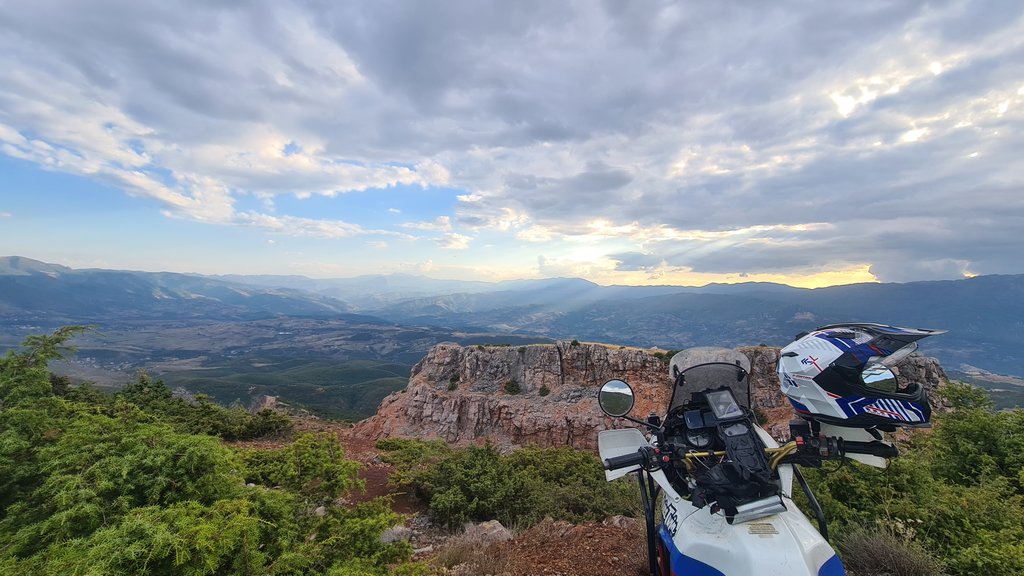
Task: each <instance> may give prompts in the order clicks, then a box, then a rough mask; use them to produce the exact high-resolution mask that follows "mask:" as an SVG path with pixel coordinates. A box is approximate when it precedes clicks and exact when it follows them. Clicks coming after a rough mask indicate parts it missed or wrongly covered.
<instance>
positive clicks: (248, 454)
mask: <svg viewBox="0 0 1024 576" xmlns="http://www.w3.org/2000/svg"><path fill="white" fill-rule="evenodd" d="M241 455H242V460H243V461H244V462H245V480H246V482H251V483H255V484H262V485H264V486H267V487H271V488H272V487H277V486H280V487H283V488H286V489H288V490H291V491H293V492H298V493H300V494H303V495H305V496H308V497H309V498H311V499H313V500H316V501H318V502H326V501H330V500H333V499H335V498H337V497H339V496H341V495H342V494H345V493H346V492H349V491H350V490H353V489H356V488H358V489H360V490H362V488H363V481H362V480H359V479H358V478H356V472H357V471H358V470H359V464H358V463H356V462H353V461H351V460H346V459H345V450H344V449H343V448H342V446H341V443H340V442H338V437H337V436H335V435H334V434H303V435H301V436H299V437H298V438H297V439H295V441H294V442H292V443H291V444H289V445H287V446H285V447H284V448H281V449H280V450H263V449H247V450H242V451H241Z"/></svg>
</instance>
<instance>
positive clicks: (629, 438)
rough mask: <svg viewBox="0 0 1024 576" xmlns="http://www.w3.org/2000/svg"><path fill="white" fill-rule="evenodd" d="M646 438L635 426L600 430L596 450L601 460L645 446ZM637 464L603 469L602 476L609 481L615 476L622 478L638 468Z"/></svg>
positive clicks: (631, 452) (623, 454) (622, 454)
mask: <svg viewBox="0 0 1024 576" xmlns="http://www.w3.org/2000/svg"><path fill="white" fill-rule="evenodd" d="M647 445H648V443H647V438H644V435H643V434H642V433H641V432H640V431H639V430H637V429H636V428H624V429H622V430H602V431H601V432H598V434H597V451H598V453H599V454H600V455H601V460H602V461H603V460H606V459H608V458H613V457H615V456H625V455H626V454H633V453H634V452H636V451H637V450H639V449H640V448H641V447H643V446H647ZM639 469H640V467H639V466H632V467H629V468H620V469H618V470H605V471H604V477H605V479H606V480H608V481H609V482H611V481H612V480H615V479H616V478H622V477H623V476H625V475H626V474H629V473H630V472H636V471H637V470H639Z"/></svg>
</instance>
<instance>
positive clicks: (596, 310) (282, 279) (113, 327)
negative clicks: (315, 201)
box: [0, 257, 1024, 419]
mask: <svg viewBox="0 0 1024 576" xmlns="http://www.w3.org/2000/svg"><path fill="white" fill-rule="evenodd" d="M1022 319H1024V276H989V277H979V278H972V279H965V280H958V281H945V282H914V283H907V284H859V285H850V286H838V287H832V288H822V289H816V290H807V289H799V288H791V287H788V286H782V285H776V284H763V283H750V284H738V285H708V286H705V287H701V288H691V287H674V286H647V287H643V286H641V287H633V286H599V285H597V284H593V283H591V282H587V281H584V280H579V279H550V280H528V281H516V282H505V283H495V284H488V283H483V282H458V281H436V280H431V279H427V278H420V277H412V276H400V275H399V276H375V277H362V278H352V279H334V280H314V279H309V278H303V277H296V276H251V277H246V276H225V277H210V276H198V275H186V274H170V273H144V272H126V271H111V270H73V269H70V268H66V267H63V266H59V265H54V264H46V263H42V262H38V261H34V260H30V259H26V258H17V257H9V258H2V259H0V325H2V326H3V330H2V333H0V347H4V348H10V347H13V346H15V345H16V344H18V343H19V342H20V341H21V340H22V339H23V338H24V337H25V336H27V335H29V334H34V333H41V332H47V331H50V330H52V329H54V328H56V327H58V326H61V325H67V324H89V325H93V326H95V327H96V329H95V330H94V331H92V332H90V333H88V334H87V335H85V336H83V337H80V338H78V339H76V345H77V346H78V348H79V352H78V354H77V355H75V356H74V357H73V358H72V359H71V360H70V362H69V363H67V364H66V365H64V366H62V367H61V369H62V370H66V371H67V372H68V373H70V374H71V375H72V376H74V377H75V378H76V379H84V380H93V381H96V382H97V383H99V384H100V385H103V386H119V385H122V384H123V383H125V382H126V381H128V380H129V379H130V378H131V377H132V375H133V374H134V373H135V372H137V371H138V370H146V371H148V372H149V373H150V374H152V375H155V376H158V377H160V378H163V379H164V380H165V381H167V382H168V384H170V385H171V386H172V387H176V386H182V387H185V388H186V389H188V390H190V391H192V392H204V393H207V394H210V395H212V396H214V397H215V398H216V399H217V400H219V401H221V402H225V403H230V402H233V401H236V400H238V401H241V402H243V403H245V402H248V401H249V399H250V398H251V397H253V396H256V395H260V394H271V395H279V396H282V397H284V398H285V399H287V400H288V401H291V402H294V403H297V404H300V405H303V406H306V407H308V408H310V409H313V410H316V411H319V412H321V413H324V414H329V415H332V416H338V417H345V418H352V419H358V418H362V417H365V416H369V415H370V414H372V413H373V411H374V410H375V408H376V406H377V404H378V403H379V402H380V400H381V399H382V398H383V397H384V396H386V395H387V394H388V393H390V392H393V391H395V390H398V389H400V388H402V387H404V386H405V383H406V382H407V380H408V376H409V370H410V368H411V366H412V365H413V364H414V363H415V362H416V361H418V360H419V359H420V358H422V357H423V356H424V354H425V353H426V352H427V351H428V350H429V349H430V348H431V347H432V346H433V345H434V344H437V343H439V342H455V343H458V344H462V345H470V344H515V345H522V344H528V343H536V342H550V341H554V340H571V339H578V340H582V341H597V342H606V343H614V344H618V345H624V346H639V347H659V348H662V349H681V348H685V347H689V346H695V345H707V344H712V345H724V346H743V345H756V344H768V345H773V346H781V345H784V344H786V343H787V342H788V341H789V340H790V339H791V338H792V336H793V335H794V334H796V333H798V332H800V331H803V330H807V329H810V328H813V327H815V326H818V325H821V324H827V323H832V322H841V321H874V322H886V323H892V324H901V325H908V326H921V327H929V328H941V329H946V330H949V332H948V333H947V334H945V335H942V336H940V337H936V338H931V339H929V341H928V342H927V344H926V345H925V348H924V352H925V353H926V354H928V355H931V356H935V357H937V358H938V359H939V360H940V361H941V362H942V363H943V365H944V366H946V368H947V370H949V372H950V374H951V376H953V377H962V378H964V379H967V380H969V381H971V382H974V383H975V384H977V385H980V386H982V387H985V388H987V389H989V390H990V391H991V394H992V396H993V398H994V399H995V400H996V401H997V402H998V403H999V405H1001V406H1011V405H1022V404H1024V381H1022V380H1021V379H1020V377H1021V376H1022V375H1024V369H1022V368H1021V361H1022V352H1021V344H1022V343H1024V320H1022ZM993 374H999V375H1002V376H996V375H993Z"/></svg>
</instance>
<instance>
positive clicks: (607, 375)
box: [353, 341, 945, 450]
mask: <svg viewBox="0 0 1024 576" xmlns="http://www.w3.org/2000/svg"><path fill="white" fill-rule="evenodd" d="M740 350H741V351H742V352H743V353H744V354H746V355H747V356H748V357H749V358H750V361H751V392H752V396H753V401H752V403H753V405H754V407H755V408H756V409H757V411H758V412H760V414H761V415H762V416H764V417H765V418H766V419H767V421H768V423H767V427H768V430H769V432H770V433H772V434H773V435H775V436H777V437H785V436H786V434H787V433H788V428H787V425H788V422H789V420H790V418H791V417H792V412H791V409H790V406H789V402H788V401H787V400H786V398H785V397H784V396H783V395H782V394H781V392H779V386H778V379H777V377H776V375H775V364H776V362H777V361H778V358H779V350H778V349H777V348H769V347H763V346H756V347H749V348H741V349H740ZM667 360H668V358H667V355H666V354H664V353H659V352H657V351H653V350H641V349H637V348H625V347H615V346H606V345H601V344H580V343H577V342H575V341H573V342H558V343H556V344H544V345H531V346H522V347H518V348H516V347H510V346H474V347H462V346H459V345H456V344H439V345H437V346H435V347H434V348H432V349H431V350H430V351H429V352H428V353H427V355H426V356H425V357H424V358H423V359H422V360H421V361H420V362H419V363H418V364H416V366H414V367H413V369H412V377H411V378H410V380H409V385H408V387H407V388H406V389H405V390H402V391H400V392H396V393H394V394H391V395H390V396H388V397H387V398H385V399H384V401H383V402H382V403H381V405H380V408H379V409H378V410H377V414H376V415H375V416H373V417H371V418H369V419H367V420H364V421H362V422H360V423H358V424H357V425H356V426H355V429H354V431H353V432H354V433H355V434H356V435H359V436H363V437H368V438H380V437H386V436H401V437H410V438H440V439H443V440H446V441H447V442H449V443H452V444H471V443H482V442H484V441H485V440H489V441H491V442H494V443H496V444H498V445H501V446H506V447H507V446H518V445H524V444H530V443H533V444H538V445H542V446H563V445H569V446H575V447H578V448H583V449H589V450H593V449H596V447H597V432H598V431H600V430H605V429H609V428H615V427H621V426H626V425H629V423H628V422H625V421H623V420H615V419H612V418H608V417H606V416H604V415H603V414H602V413H601V410H600V409H599V408H598V406H597V391H598V389H599V388H600V387H601V385H602V384H604V383H605V382H606V381H608V380H611V379H613V378H619V379H622V380H625V381H627V382H629V383H630V385H632V387H633V389H634V391H635V392H636V407H635V408H634V409H633V415H634V416H641V417H642V416H645V415H647V414H648V413H655V414H658V415H663V412H664V410H665V407H666V406H667V405H668V402H669V396H670V394H671V391H672V389H671V385H670V382H669V379H668V365H667ZM905 365H906V366H907V368H904V367H903V366H901V371H904V370H905V372H903V375H904V376H908V374H907V372H910V373H911V374H912V376H910V377H912V378H915V379H918V378H920V379H918V381H924V382H926V385H928V386H930V387H935V386H937V385H938V384H939V383H940V382H941V381H944V379H945V373H944V372H943V371H942V368H941V367H940V366H939V365H938V362H937V361H935V360H934V359H931V358H924V357H921V356H912V357H911V358H910V359H909V360H908V361H907V362H906V363H905Z"/></svg>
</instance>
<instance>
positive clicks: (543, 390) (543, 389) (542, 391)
mask: <svg viewBox="0 0 1024 576" xmlns="http://www.w3.org/2000/svg"><path fill="white" fill-rule="evenodd" d="M537 393H538V394H540V395H541V396H547V395H548V394H551V389H550V388H548V386H547V384H542V385H541V387H540V390H538V391H537Z"/></svg>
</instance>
